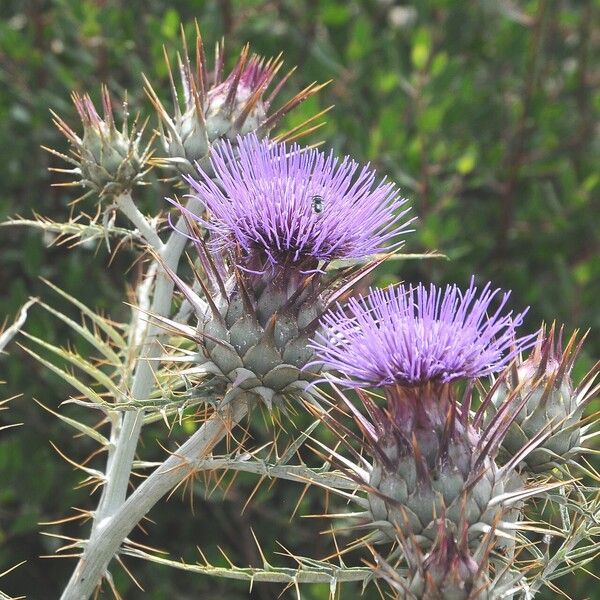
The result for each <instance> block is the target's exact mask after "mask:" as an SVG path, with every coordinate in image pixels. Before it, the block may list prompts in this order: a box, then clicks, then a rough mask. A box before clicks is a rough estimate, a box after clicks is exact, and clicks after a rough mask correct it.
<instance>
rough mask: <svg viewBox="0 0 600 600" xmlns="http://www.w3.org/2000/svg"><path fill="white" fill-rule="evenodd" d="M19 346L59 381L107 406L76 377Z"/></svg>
mask: <svg viewBox="0 0 600 600" xmlns="http://www.w3.org/2000/svg"><path fill="white" fill-rule="evenodd" d="M19 345H20V346H21V348H23V350H24V351H25V352H27V354H30V355H31V356H33V358H35V359H36V360H37V361H38V362H39V363H41V364H42V365H44V366H45V367H47V368H48V369H50V370H51V371H52V372H53V373H56V374H57V375H58V376H59V377H60V378H61V379H63V380H64V381H66V382H67V383H68V384H70V385H71V386H73V387H74V388H75V389H76V390H77V391H78V392H80V393H81V394H83V395H84V396H85V397H86V398H87V399H88V400H89V401H90V402H92V403H93V404H98V405H102V406H107V405H108V403H107V402H106V401H105V400H103V399H102V398H101V397H100V396H99V395H98V394H97V393H96V392H95V391H94V390H92V389H91V388H89V387H88V386H86V385H84V384H83V383H81V381H79V379H77V377H75V376H74V375H72V374H71V373H69V372H67V371H64V370H63V369H61V368H60V367H57V366H56V365H55V364H54V363H52V362H50V361H49V360H46V359H45V358H42V357H41V356H40V355H39V354H36V353H35V352H34V351H33V350H31V349H29V348H27V347H26V346H23V345H22V344H19Z"/></svg>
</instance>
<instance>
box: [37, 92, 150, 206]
mask: <svg viewBox="0 0 600 600" xmlns="http://www.w3.org/2000/svg"><path fill="white" fill-rule="evenodd" d="M72 99H73V103H74V104H75V108H76V109H77V112H78V114H79V118H80V119H81V122H82V124H83V136H81V137H80V136H79V135H78V134H77V133H75V132H74V131H73V130H72V129H71V128H70V127H69V126H68V125H67V124H66V123H65V121H63V120H62V119H61V118H60V117H59V116H58V115H56V114H55V113H52V115H53V117H54V124H55V125H56V127H57V128H58V129H59V131H60V132H61V133H62V134H63V135H64V136H65V137H66V138H67V139H68V140H69V142H70V143H71V150H72V152H71V154H70V155H68V156H67V155H65V154H61V153H60V152H57V151H56V150H53V149H51V148H45V149H46V150H47V151H48V152H50V153H52V154H54V155H56V156H58V157H60V158H62V159H63V160H66V161H67V162H69V163H71V164H72V165H73V166H74V168H73V169H51V170H52V171H57V172H59V173H69V174H73V175H74V176H75V181H73V182H68V183H62V184H56V185H65V186H83V187H84V188H88V192H87V193H85V194H84V195H83V196H82V198H84V197H86V196H88V195H91V194H93V193H94V192H95V193H97V194H98V195H99V196H100V198H103V197H108V196H117V195H119V194H121V193H123V192H128V191H130V190H131V189H132V188H133V187H134V186H136V185H143V184H144V176H145V175H146V173H147V172H148V171H149V166H148V161H149V159H150V156H151V142H149V143H148V145H147V146H146V147H145V148H142V146H141V138H142V134H143V131H144V126H141V127H140V126H138V125H137V119H136V120H135V121H134V123H133V125H132V127H131V129H129V125H128V113H127V102H126V101H125V102H124V103H123V112H124V118H123V125H122V128H121V130H119V129H117V127H116V124H115V119H114V115H113V110H112V101H111V98H110V94H109V92H108V88H107V87H106V86H102V106H103V110H104V116H103V117H100V115H99V114H98V112H97V110H96V108H95V106H94V103H93V102H92V100H91V98H90V96H89V95H88V94H84V95H83V96H80V95H79V94H77V93H76V92H74V93H73V94H72Z"/></svg>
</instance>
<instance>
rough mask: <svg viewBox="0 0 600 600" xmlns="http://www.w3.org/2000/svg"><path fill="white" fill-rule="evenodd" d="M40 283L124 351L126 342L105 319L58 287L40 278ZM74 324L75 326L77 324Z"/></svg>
mask: <svg viewBox="0 0 600 600" xmlns="http://www.w3.org/2000/svg"><path fill="white" fill-rule="evenodd" d="M42 281H43V282H44V283H45V284H46V285H48V286H49V287H51V288H52V289H53V290H54V291H55V292H56V293H57V294H60V295H61V296H62V297H63V298H65V299H66V300H68V301H69V302H71V303H72V304H74V305H75V306H76V307H77V308H78V309H79V310H80V311H81V312H82V313H83V314H84V315H85V316H86V317H88V318H89V319H90V320H91V321H92V322H93V323H95V324H96V325H97V326H98V328H99V329H101V330H102V331H104V333H106V335H107V336H108V337H109V338H110V339H111V340H112V341H113V342H114V343H115V344H116V346H117V347H118V348H120V349H121V350H125V349H126V348H127V342H126V341H125V339H124V338H123V336H121V334H120V333H119V332H118V331H117V330H116V329H115V327H113V326H112V325H111V324H110V323H109V322H108V321H107V319H105V318H103V317H101V316H100V315H98V314H96V313H95V312H94V311H93V310H91V309H90V308H88V307H87V306H86V305H85V304H83V302H80V301H79V300H77V299H76V298H73V296H70V295H69V294H67V292H65V291H63V290H61V289H60V288H59V287H58V286H56V285H54V284H53V283H51V282H50V281H48V280H47V279H43V278H42ZM59 314H60V313H59ZM65 318H67V317H65ZM75 324H76V325H77V323H75Z"/></svg>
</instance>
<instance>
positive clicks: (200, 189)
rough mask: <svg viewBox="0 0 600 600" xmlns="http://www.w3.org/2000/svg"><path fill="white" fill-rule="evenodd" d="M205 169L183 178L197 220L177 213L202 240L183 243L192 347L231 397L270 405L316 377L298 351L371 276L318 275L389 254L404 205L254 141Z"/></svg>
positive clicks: (214, 158) (222, 151)
mask: <svg viewBox="0 0 600 600" xmlns="http://www.w3.org/2000/svg"><path fill="white" fill-rule="evenodd" d="M211 165H212V167H211V171H210V173H212V176H211V175H210V174H209V173H208V172H205V171H204V170H202V169H200V174H201V176H202V179H201V180H200V181H196V180H194V179H193V178H191V177H188V178H187V181H188V182H189V183H190V184H191V186H192V187H193V188H194V190H195V192H196V194H197V198H198V199H199V200H200V201H201V202H202V203H203V204H204V207H205V214H202V216H198V215H196V214H193V213H191V212H189V211H186V209H184V208H183V207H180V209H181V210H182V211H183V212H184V214H186V216H187V218H188V220H189V224H190V227H191V229H194V228H197V229H204V232H205V233H207V234H208V239H206V237H205V235H202V234H200V233H198V234H197V235H192V237H193V238H194V243H195V246H196V248H197V250H198V258H199V260H200V262H201V264H202V265H203V268H204V272H205V277H204V280H205V281H206V282H207V283H206V285H205V288H206V290H205V292H206V296H207V299H208V308H209V310H207V311H206V310H205V311H204V312H201V314H199V317H200V319H199V327H198V340H199V345H200V347H201V348H202V352H203V358H204V359H205V368H206V369H210V370H211V372H213V373H216V374H218V375H219V376H221V377H222V378H224V379H225V380H226V381H228V382H229V384H230V386H231V390H230V392H231V394H240V393H244V394H245V395H246V396H249V395H250V396H254V397H260V398H261V399H262V400H263V401H264V402H265V403H266V404H267V405H268V406H271V405H272V403H273V402H280V401H281V400H282V399H284V397H285V396H286V395H288V396H291V395H292V393H297V392H298V391H303V390H305V389H306V388H307V387H308V386H309V383H310V382H312V381H313V379H314V374H315V373H317V372H319V370H320V367H319V366H314V367H308V368H307V363H308V362H309V361H310V360H311V358H313V355H312V350H311V349H310V347H309V346H308V342H309V340H310V338H311V337H312V336H313V335H314V333H315V331H316V329H317V327H318V326H319V320H320V317H321V315H322V314H323V311H324V310H325V309H326V308H327V307H328V306H329V305H330V304H331V303H332V302H334V301H336V300H338V299H339V298H341V297H342V296H344V295H347V293H348V291H349V290H350V289H351V287H352V284H353V283H354V282H355V281H356V280H357V279H358V278H359V277H361V276H362V274H363V273H364V272H366V271H368V270H369V269H370V268H371V267H370V266H366V267H363V268H362V270H358V271H355V270H352V268H348V269H338V270H337V271H336V272H335V273H334V274H333V275H331V276H330V275H329V274H326V273H325V271H326V269H327V267H328V265H329V263H330V262H331V261H333V260H335V259H355V258H360V259H368V257H369V256H370V255H372V254H374V253H377V252H379V251H380V250H384V249H385V248H386V244H388V243H389V247H394V246H398V245H399V244H401V243H402V240H401V237H400V236H401V234H402V233H405V232H406V231H407V223H406V219H405V214H406V212H407V211H406V210H401V209H402V208H403V206H404V204H405V200H403V199H401V198H400V197H399V194H398V192H397V191H396V189H395V187H394V186H393V185H391V184H389V183H385V182H381V183H376V179H377V178H376V174H375V172H374V171H373V170H371V169H369V168H367V167H363V168H360V167H359V166H358V165H357V164H356V163H354V162H353V161H350V160H349V159H344V160H342V161H338V160H336V159H335V158H334V157H333V155H332V154H324V153H322V152H320V151H318V150H314V149H312V150H303V149H301V148H300V147H299V146H297V145H290V146H289V145H286V144H284V143H274V142H271V141H269V140H260V139H259V138H258V137H257V136H256V135H255V134H251V135H249V136H246V137H245V138H239V139H238V140H236V143H235V144H234V143H232V142H229V141H225V142H222V143H221V144H219V145H217V146H215V147H214V148H213V149H212V151H211ZM213 177H214V179H213ZM317 197H318V198H319V199H320V200H319V201H320V203H321V204H320V205H319V206H317V207H316V209H315V198H317ZM342 281H343V285H342V283H341V282H342ZM178 284H179V286H180V287H182V284H181V282H178ZM201 285H204V284H203V283H202V284H201ZM182 289H185V288H183V287H182ZM186 293H187V294H188V295H189V294H191V291H189V290H186ZM190 297H191V296H190ZM196 304H198V303H196Z"/></svg>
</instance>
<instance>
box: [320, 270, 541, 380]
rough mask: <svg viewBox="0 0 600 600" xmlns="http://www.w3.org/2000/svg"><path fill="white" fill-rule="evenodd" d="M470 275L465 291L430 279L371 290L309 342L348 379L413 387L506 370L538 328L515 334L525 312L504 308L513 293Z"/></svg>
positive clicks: (330, 317)
mask: <svg viewBox="0 0 600 600" xmlns="http://www.w3.org/2000/svg"><path fill="white" fill-rule="evenodd" d="M499 293H500V290H492V289H491V288H490V285H489V284H487V285H486V286H485V287H484V288H483V290H481V292H480V293H478V290H477V288H476V287H475V286H474V283H473V281H472V280H471V285H470V286H469V288H468V289H467V290H466V291H465V292H461V291H460V290H459V289H458V288H457V287H456V286H447V287H446V289H445V290H442V289H440V288H437V287H436V286H434V285H431V286H430V287H429V288H426V287H425V286H423V285H418V286H417V287H409V288H406V287H404V286H402V285H400V286H397V287H389V288H387V289H386V290H373V291H372V292H371V293H370V294H369V296H367V297H365V298H359V299H356V298H353V299H351V300H350V301H349V303H348V304H347V306H346V307H344V308H342V307H339V306H338V308H337V309H336V310H332V311H330V312H328V313H326V314H325V316H324V317H323V319H322V321H321V323H322V325H323V326H324V331H323V332H322V333H318V334H317V336H316V339H315V340H314V341H313V343H312V345H311V347H312V348H313V349H314V350H315V353H316V355H317V357H318V360H319V361H320V362H322V363H324V365H325V366H326V367H327V368H328V369H330V370H333V371H338V372H339V373H340V374H341V375H340V376H339V377H334V380H335V381H337V382H338V383H341V384H343V385H349V386H353V387H357V386H359V385H361V384H363V385H364V384H367V385H382V386H386V385H394V384H399V385H402V386H415V385H420V384H424V383H427V382H439V383H447V382H449V381H453V380H455V379H461V378H464V379H473V378H476V377H482V376H484V375H488V374H491V373H495V372H497V371H500V370H501V369H503V368H504V367H505V366H506V365H507V364H508V363H509V362H510V360H511V359H512V358H513V357H514V356H515V354H516V353H517V352H519V351H520V350H523V349H524V348H526V347H529V346H531V345H532V344H533V343H534V341H535V335H530V336H526V337H523V338H520V339H517V338H516V336H515V328H516V327H518V326H519V325H521V323H522V321H523V317H524V315H525V313H526V312H527V311H524V312H522V313H519V314H517V315H514V316H513V315H512V311H511V312H508V313H506V314H504V315H503V314H502V311H503V309H504V307H505V305H506V303H507V301H508V298H509V296H510V292H506V293H504V294H502V295H501V296H500V298H499V302H495V304H496V308H495V309H493V310H492V308H491V307H492V303H493V300H494V298H496V297H497V296H498V294H499Z"/></svg>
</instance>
